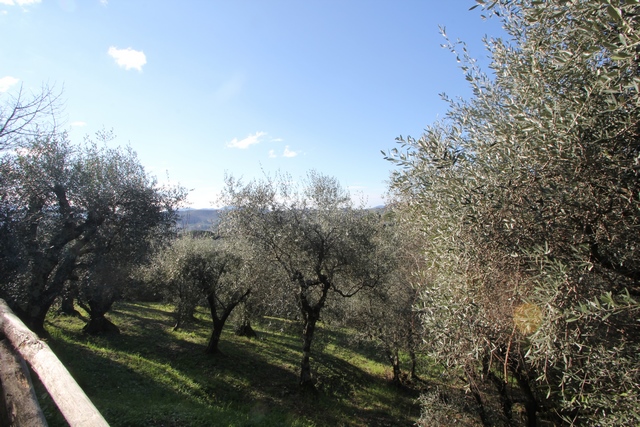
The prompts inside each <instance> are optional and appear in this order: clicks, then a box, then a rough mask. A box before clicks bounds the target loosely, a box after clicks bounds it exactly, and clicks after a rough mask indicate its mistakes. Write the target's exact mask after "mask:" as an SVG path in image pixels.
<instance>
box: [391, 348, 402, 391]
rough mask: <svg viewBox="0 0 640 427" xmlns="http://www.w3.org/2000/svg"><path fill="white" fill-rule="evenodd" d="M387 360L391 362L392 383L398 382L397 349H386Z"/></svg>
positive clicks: (398, 362)
mask: <svg viewBox="0 0 640 427" xmlns="http://www.w3.org/2000/svg"><path fill="white" fill-rule="evenodd" d="M388 357H389V361H390V362H391V367H392V369H393V379H392V381H393V383H394V384H396V385H399V384H400V374H401V371H400V357H399V356H398V349H397V348H394V349H389V350H388Z"/></svg>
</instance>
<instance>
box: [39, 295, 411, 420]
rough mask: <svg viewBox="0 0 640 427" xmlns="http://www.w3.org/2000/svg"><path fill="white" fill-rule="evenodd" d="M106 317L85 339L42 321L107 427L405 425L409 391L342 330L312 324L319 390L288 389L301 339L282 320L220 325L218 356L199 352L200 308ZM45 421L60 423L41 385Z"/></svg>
mask: <svg viewBox="0 0 640 427" xmlns="http://www.w3.org/2000/svg"><path fill="white" fill-rule="evenodd" d="M109 318H110V319H111V320H112V321H113V322H114V323H115V324H117V325H118V326H119V327H120V330H121V334H120V335H112V336H100V337H92V336H88V335H86V334H83V333H82V332H81V328H82V327H83V326H84V322H83V321H82V320H80V319H77V318H73V317H66V316H58V317H51V318H49V319H48V322H47V324H46V327H47V330H48V331H49V332H50V334H51V337H50V338H49V339H48V343H49V345H50V346H51V348H52V349H53V350H54V352H55V353H56V354H57V355H58V357H59V358H60V360H61V361H62V362H63V363H64V364H65V365H66V366H67V368H68V369H69V371H70V372H71V373H72V374H73V376H74V377H75V378H76V380H77V381H78V383H79V384H80V386H81V387H82V388H83V389H84V390H85V392H86V393H87V395H88V396H89V397H90V398H91V400H92V401H93V402H94V404H95V405H96V406H97V408H98V409H99V410H100V411H101V412H102V414H103V415H104V417H105V418H106V420H107V421H108V422H109V423H110V424H111V425H112V426H410V425H413V423H415V421H416V420H417V418H418V416H419V412H420V409H419V406H418V404H417V402H416V399H417V397H418V393H417V392H416V391H414V390H410V389H406V388H403V389H400V388H397V387H395V386H393V385H392V384H391V383H390V382H389V380H388V376H389V368H387V366H386V365H385V364H384V360H383V359H382V357H381V355H379V354H377V352H376V351H375V350H374V349H373V348H367V347H366V346H363V345H355V344H352V340H351V339H350V336H349V333H348V331H344V330H335V329H331V328H328V327H323V328H320V329H319V330H318V331H317V333H316V337H315V342H314V346H313V351H314V352H315V357H314V358H313V359H312V363H313V366H314V368H315V369H316V378H317V379H318V383H317V389H318V393H316V394H313V393H309V392H306V393H305V392H302V391H301V390H300V389H299V388H298V387H297V376H298V365H299V362H300V357H301V354H300V347H301V338H300V336H299V335H300V331H299V328H298V327H297V326H296V325H295V324H293V323H290V322H287V321H284V320H281V319H274V318H268V319H263V322H262V323H261V324H259V325H254V329H256V332H257V333H258V338H257V339H248V338H245V337H238V336H236V335H234V334H233V333H232V332H231V331H232V330H233V326H234V325H233V324H229V325H228V326H227V331H226V332H225V333H223V336H222V340H221V342H220V349H221V351H222V353H223V354H222V355H215V356H211V355H206V354H204V348H205V345H206V342H207V339H208V334H209V331H210V321H209V320H208V319H207V317H206V312H205V311H204V310H202V311H201V312H198V314H197V318H198V321H197V322H196V323H194V324H192V325H188V326H187V327H186V328H185V329H183V330H179V331H173V330H172V326H173V319H172V316H171V308H170V307H169V306H165V305H161V304H151V303H144V304H141V303H120V304H118V305H116V306H115V308H114V310H113V312H112V313H111V314H110V315H109ZM40 395H41V404H42V406H43V409H44V410H45V414H46V415H47V418H48V420H49V425H50V426H64V425H66V424H65V422H64V420H63V419H62V417H61V415H60V414H59V413H57V409H56V408H55V405H54V404H53V403H52V402H51V400H50V399H49V398H48V396H46V393H43V392H42V393H40Z"/></svg>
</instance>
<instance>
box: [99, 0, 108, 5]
mask: <svg viewBox="0 0 640 427" xmlns="http://www.w3.org/2000/svg"><path fill="white" fill-rule="evenodd" d="M100 4H101V5H103V6H106V5H108V4H109V0H100Z"/></svg>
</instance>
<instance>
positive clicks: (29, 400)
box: [0, 339, 47, 427]
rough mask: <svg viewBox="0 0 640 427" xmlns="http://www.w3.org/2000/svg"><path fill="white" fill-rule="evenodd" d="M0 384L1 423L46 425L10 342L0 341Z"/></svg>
mask: <svg viewBox="0 0 640 427" xmlns="http://www.w3.org/2000/svg"><path fill="white" fill-rule="evenodd" d="M0 383H2V397H3V399H2V400H3V403H4V408H0V409H1V410H3V411H4V417H5V420H4V421H5V422H7V423H8V425H9V426H19V427H46V426H47V420H46V419H45V418H44V414H43V413H42V409H41V408H40V404H38V398H37V396H36V393H35V391H34V389H33V383H32V382H31V375H30V374H29V370H28V369H27V364H26V363H25V362H24V359H23V358H22V357H21V356H20V354H19V353H18V352H16V351H15V349H14V348H13V346H12V345H11V343H10V342H9V341H8V340H6V339H3V340H1V341H0Z"/></svg>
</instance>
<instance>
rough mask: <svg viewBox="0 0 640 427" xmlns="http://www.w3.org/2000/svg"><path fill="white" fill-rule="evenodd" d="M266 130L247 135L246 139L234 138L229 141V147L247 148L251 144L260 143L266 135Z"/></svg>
mask: <svg viewBox="0 0 640 427" xmlns="http://www.w3.org/2000/svg"><path fill="white" fill-rule="evenodd" d="M266 134H267V133H266V132H256V133H254V134H253V135H249V136H247V137H246V138H245V139H240V140H239V139H238V138H233V140H231V142H227V147H229V148H240V149H242V150H244V149H245V148H249V146H251V145H254V144H259V143H260V138H262V137H263V136H265V135H266Z"/></svg>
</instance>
